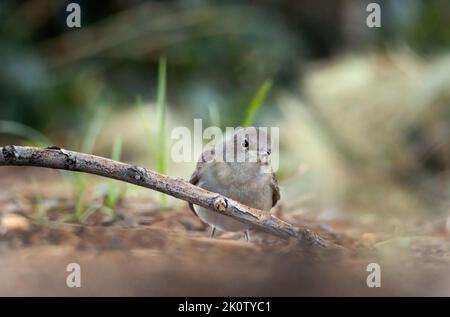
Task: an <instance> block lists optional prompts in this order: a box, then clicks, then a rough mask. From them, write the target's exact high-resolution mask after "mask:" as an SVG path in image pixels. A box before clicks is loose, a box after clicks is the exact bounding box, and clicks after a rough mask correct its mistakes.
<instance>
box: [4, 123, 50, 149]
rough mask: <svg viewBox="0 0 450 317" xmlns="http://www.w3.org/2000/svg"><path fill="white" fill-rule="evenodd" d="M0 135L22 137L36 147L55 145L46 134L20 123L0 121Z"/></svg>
mask: <svg viewBox="0 0 450 317" xmlns="http://www.w3.org/2000/svg"><path fill="white" fill-rule="evenodd" d="M0 133H3V134H10V135H14V136H19V137H22V138H24V139H26V140H28V141H29V142H31V143H32V144H33V145H35V146H50V145H53V144H52V141H50V139H49V138H47V137H46V136H45V135H44V134H42V133H41V132H39V131H38V130H35V129H33V128H31V127H29V126H27V125H25V124H22V123H19V122H14V121H7V120H0Z"/></svg>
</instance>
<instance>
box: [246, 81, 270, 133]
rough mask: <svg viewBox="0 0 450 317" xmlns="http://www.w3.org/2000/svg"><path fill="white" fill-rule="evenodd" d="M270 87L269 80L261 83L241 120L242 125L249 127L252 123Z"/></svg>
mask: <svg viewBox="0 0 450 317" xmlns="http://www.w3.org/2000/svg"><path fill="white" fill-rule="evenodd" d="M271 87H272V81H271V80H266V81H265V82H264V83H263V84H262V85H261V87H259V89H258V91H257V93H256V95H255V96H254V97H253V99H252V101H251V102H250V105H249V107H248V108H247V114H246V116H245V119H244V121H243V122H242V127H244V128H245V127H249V126H250V125H251V124H252V123H253V119H254V118H255V115H256V113H257V112H258V110H259V108H260V107H261V105H262V104H263V102H264V100H265V99H266V96H267V93H268V92H269V90H270V88H271Z"/></svg>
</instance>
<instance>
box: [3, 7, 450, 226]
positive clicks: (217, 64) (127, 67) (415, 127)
mask: <svg viewBox="0 0 450 317" xmlns="http://www.w3.org/2000/svg"><path fill="white" fill-rule="evenodd" d="M70 2H75V3H79V4H80V6H81V28H73V29H71V28H68V27H67V25H66V18H67V15H68V14H69V13H68V12H66V6H67V5H68V4H69V3H70ZM369 2H370V1H346V0H338V1H322V0H320V1H317V0H315V1H313V0H277V1H276V0H258V1H255V0H254V1H252V0H247V1H206V0H177V1H139V0H131V1H119V0H113V1H108V2H103V1H87V0H86V1H50V0H39V1H37V0H28V1H11V0H3V1H1V2H0V60H1V61H2V67H0V132H1V133H0V142H1V144H9V143H13V144H47V143H52V144H57V145H59V146H61V147H64V148H68V149H72V150H79V151H81V150H83V151H86V152H92V153H95V154H97V155H103V156H108V157H110V156H111V155H113V154H111V153H112V152H114V150H113V149H114V148H115V150H116V158H117V157H118V153H120V154H121V155H120V159H121V160H123V161H126V162H133V163H136V164H140V165H143V166H146V167H148V168H150V169H154V170H159V171H161V172H164V173H166V174H169V175H171V176H177V177H183V178H189V176H190V174H191V173H192V171H193V168H194V163H192V164H187V163H186V164H178V163H174V162H172V161H171V160H170V155H169V152H170V145H171V142H172V141H171V139H170V132H171V129H172V128H173V127H176V126H187V127H189V128H191V127H192V126H193V119H194V118H201V119H203V123H204V127H205V126H207V125H219V126H221V127H222V128H224V127H226V126H238V125H240V124H242V122H243V121H244V118H246V116H247V115H248V111H249V110H248V109H249V105H250V104H251V103H252V100H254V96H255V94H256V95H258V91H259V92H261V90H265V91H264V94H265V98H263V99H264V100H263V101H262V102H261V105H260V108H259V109H258V111H257V113H256V116H255V118H254V121H253V125H257V126H278V127H280V138H281V140H280V146H281V153H280V169H279V171H278V172H277V175H278V178H279V180H280V185H281V190H282V201H281V205H282V208H283V210H284V211H286V212H289V211H292V212H300V213H304V214H307V213H308V212H312V213H314V214H315V215H316V216H317V217H323V218H330V217H335V216H336V215H339V216H340V217H361V219H362V220H363V221H369V222H371V221H377V219H382V223H383V224H386V225H388V226H392V225H394V226H396V225H401V224H403V223H405V222H408V221H410V220H413V221H416V220H420V219H423V218H424V217H426V218H429V217H436V218H439V217H446V216H447V215H448V214H449V213H450V2H449V1H446V0H428V1H425V0H422V1H421V0H396V1H381V0H379V1H376V2H377V3H379V4H380V6H381V23H382V27H381V28H369V27H367V26H366V18H367V15H368V14H369V13H368V12H366V6H367V4H368V3H369ZM164 58H165V61H166V63H165V64H164V63H162V62H160V61H161V60H164ZM164 66H165V67H164ZM164 68H165V69H166V72H164V73H165V74H166V76H163V77H165V78H161V76H160V77H159V80H158V74H160V75H161V74H162V71H163V70H164ZM162 82H165V83H166V89H165V92H166V94H165V96H166V99H165V100H166V103H165V104H166V107H163V108H161V107H159V108H158V98H160V101H162V100H164V98H163V97H164V94H163V93H162V92H163V91H164V89H163V88H162V87H161V83H162ZM158 83H159V84H158ZM158 87H159V88H160V91H159V93H158ZM260 95H261V94H260ZM159 105H161V103H159ZM161 131H164V132H165V133H163V134H161ZM160 137H161V139H160ZM161 140H162V141H161ZM161 142H162V143H161ZM118 148H120V150H118ZM161 150H162V151H163V152H164V153H166V156H165V157H164V156H162V157H161ZM97 179H98V178H97ZM144 192H145V195H149V196H151V195H153V196H155V195H158V194H156V193H152V192H150V191H148V190H144ZM156 197H157V196H156ZM182 203H183V202H180V201H176V200H174V199H173V200H172V199H169V201H168V204H169V205H171V206H181V205H182ZM183 206H184V205H183Z"/></svg>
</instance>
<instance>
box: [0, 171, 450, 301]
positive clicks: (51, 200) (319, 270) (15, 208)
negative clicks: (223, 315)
mask: <svg viewBox="0 0 450 317" xmlns="http://www.w3.org/2000/svg"><path fill="white" fill-rule="evenodd" d="M31 177H32V178H33V179H34V181H33V182H31V181H30V180H31ZM36 184H38V185H37V186H36ZM37 192H39V193H37ZM37 196H39V197H40V200H39V203H40V204H45V205H46V206H47V207H46V208H47V210H48V220H43V219H42V218H41V217H39V216H38V215H37V198H36V197H37ZM74 205H75V201H74V199H73V197H72V194H71V190H70V188H68V187H67V186H66V185H65V184H64V183H63V182H62V181H61V176H60V175H59V174H58V173H57V172H55V171H51V170H45V169H37V168H18V167H2V168H1V169H0V218H1V222H0V223H1V226H0V295H1V296H56V295H63V296H136V295H138V296H314V295H320V296H356V295H367V296H391V295H393V296H397V295H404V296H413V295H424V296H431V295H437V296H450V274H449V273H450V265H449V264H450V235H449V233H448V227H446V223H445V219H443V220H439V219H437V220H433V221H430V222H426V223H422V224H417V225H416V226H415V227H409V228H408V230H406V231H404V232H402V233H401V234H399V233H391V232H386V231H378V230H376V228H377V226H376V224H374V223H361V222H358V220H357V219H356V218H355V219H352V218H344V219H330V220H323V219H320V220H319V219H317V218H315V217H314V216H313V215H310V214H299V213H295V212H294V211H287V210H283V201H281V207H280V208H278V209H277V215H278V216H279V217H281V218H282V219H284V220H286V221H288V222H291V223H292V224H294V225H298V226H301V225H303V226H308V227H310V228H311V229H313V230H315V231H317V233H319V234H321V235H323V236H324V237H325V238H327V239H329V240H331V241H334V242H335V243H337V244H339V245H341V246H343V247H345V250H340V251H336V250H305V249H304V248H301V247H299V246H298V245H297V244H296V243H294V242H292V241H280V240H278V239H276V238H273V237H270V236H268V235H266V234H262V233H258V232H252V235H251V236H252V239H251V241H250V242H247V241H244V240H243V237H242V234H230V233H222V234H220V235H218V237H216V238H214V239H210V238H209V237H208V236H209V233H208V232H209V229H208V228H207V227H206V226H205V225H203V224H202V223H201V222H200V221H199V219H198V218H196V217H195V216H194V215H193V214H192V213H191V212H190V211H189V209H188V208H187V205H186V206H185V207H183V208H178V209H176V210H172V209H169V210H165V211H164V213H161V210H160V209H159V207H158V206H159V205H158V202H155V201H153V200H152V199H150V198H147V197H145V196H142V197H141V196H140V197H127V198H126V199H124V200H123V201H122V202H121V203H120V205H119V206H118V207H117V213H118V215H119V217H118V219H117V220H116V221H113V222H107V223H105V222H104V221H102V219H101V218H100V217H98V216H97V215H95V214H94V215H92V216H91V217H90V218H89V219H88V220H87V221H86V223H85V224H83V225H81V224H79V223H76V222H71V221H63V220H61V219H63V218H64V215H70V214H71V213H72V211H73V210H74ZM372 262H375V263H378V264H379V265H380V267H381V287H379V288H377V287H375V288H369V287H368V286H367V283H366V279H367V277H368V275H369V274H370V272H367V265H368V264H369V263H372ZM69 263H78V264H80V267H81V287H80V288H69V287H67V285H66V278H67V276H68V274H69V273H68V272H67V271H66V268H67V265H68V264H69Z"/></svg>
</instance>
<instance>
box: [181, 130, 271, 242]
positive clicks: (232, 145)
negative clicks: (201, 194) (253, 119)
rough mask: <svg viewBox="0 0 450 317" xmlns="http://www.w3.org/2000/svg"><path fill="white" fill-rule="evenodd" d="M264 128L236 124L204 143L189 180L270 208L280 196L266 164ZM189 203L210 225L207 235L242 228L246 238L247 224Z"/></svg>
mask: <svg viewBox="0 0 450 317" xmlns="http://www.w3.org/2000/svg"><path fill="white" fill-rule="evenodd" d="M266 130H267V129H264V128H255V127H247V128H237V129H235V130H234V133H233V134H232V135H231V137H228V138H225V139H224V140H223V141H220V142H218V143H216V144H213V145H209V146H206V147H205V149H204V150H203V152H202V154H201V155H200V158H199V159H198V161H197V165H196V168H195V170H194V172H193V174H192V176H191V178H190V180H189V182H190V183H191V184H193V185H196V186H199V187H201V188H203V189H206V190H209V191H212V192H215V193H218V194H221V195H223V196H225V197H228V198H231V199H233V200H236V201H238V202H240V203H242V204H244V205H247V206H249V207H253V208H257V209H260V210H263V211H268V212H270V209H271V208H272V207H274V206H275V205H276V204H277V202H278V201H279V200H280V189H279V186H278V182H277V179H276V177H275V174H274V172H273V169H272V167H271V165H270V155H271V139H270V135H269V134H268V133H267V132H266ZM189 207H190V209H191V210H192V212H193V213H194V214H195V215H197V216H198V217H199V218H200V219H201V220H202V221H203V222H205V223H207V224H209V225H210V226H211V234H210V237H211V238H213V237H214V234H215V232H216V229H219V230H221V231H229V232H244V238H245V240H247V241H248V240H250V236H249V229H250V225H248V224H245V223H243V222H240V221H238V220H235V219H233V218H231V217H229V216H226V215H221V214H219V213H217V212H216V211H213V210H210V209H208V208H204V207H200V206H197V205H193V204H192V203H189Z"/></svg>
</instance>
